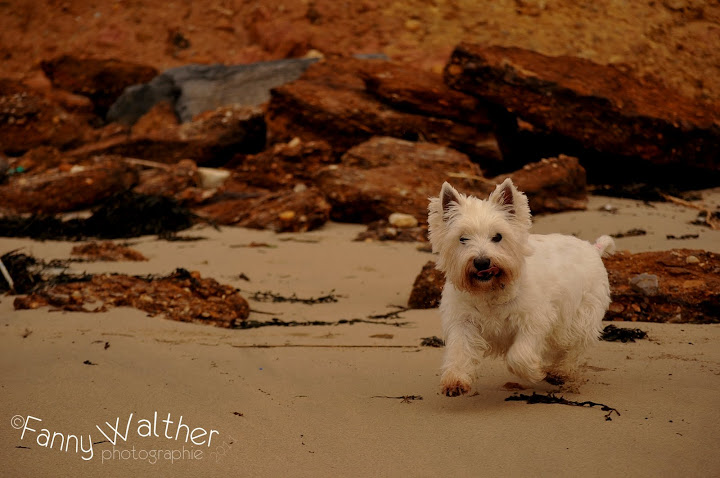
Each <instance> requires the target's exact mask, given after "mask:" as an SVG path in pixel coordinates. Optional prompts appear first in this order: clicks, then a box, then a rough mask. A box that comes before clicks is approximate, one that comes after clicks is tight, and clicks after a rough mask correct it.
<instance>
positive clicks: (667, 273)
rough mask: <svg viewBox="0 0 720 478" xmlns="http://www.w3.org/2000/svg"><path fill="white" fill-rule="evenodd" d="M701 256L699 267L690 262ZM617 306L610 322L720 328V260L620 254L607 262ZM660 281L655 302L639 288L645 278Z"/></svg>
mask: <svg viewBox="0 0 720 478" xmlns="http://www.w3.org/2000/svg"><path fill="white" fill-rule="evenodd" d="M690 256H695V257H696V258H697V259H698V262H696V263H695V262H694V261H693V260H691V261H690V262H688V260H687V258H688V257H690ZM604 262H605V267H606V268H607V270H608V276H609V279H610V289H611V298H612V303H611V304H610V310H609V311H608V312H607V314H606V316H605V318H606V319H609V320H625V321H647V322H675V323H705V324H707V323H718V322H720V258H719V257H718V255H717V254H714V253H712V252H706V251H701V250H690V249H672V250H670V251H652V252H641V253H637V254H630V253H629V252H617V253H615V254H613V255H612V256H610V257H607V258H605V259H604ZM643 273H645V274H652V275H655V276H657V278H658V290H657V293H656V294H655V295H652V296H649V295H645V294H643V292H642V291H640V290H638V289H636V288H633V287H632V286H631V284H630V279H632V278H633V277H635V276H637V275H639V274H643Z"/></svg>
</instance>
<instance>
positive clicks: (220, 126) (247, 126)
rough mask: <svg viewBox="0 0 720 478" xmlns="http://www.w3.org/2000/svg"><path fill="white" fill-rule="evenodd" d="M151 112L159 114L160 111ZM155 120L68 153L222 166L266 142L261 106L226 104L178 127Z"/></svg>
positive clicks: (254, 151)
mask: <svg viewBox="0 0 720 478" xmlns="http://www.w3.org/2000/svg"><path fill="white" fill-rule="evenodd" d="M148 114H149V115H155V114H158V110H151V112H149V113H148ZM141 121H142V120H141ZM153 121H154V120H152V119H149V120H148V121H147V123H142V124H141V127H140V129H139V130H136V131H138V133H137V134H136V135H131V136H129V137H127V136H114V137H111V138H108V139H106V140H103V141H100V142H97V143H94V144H87V145H85V146H82V147H80V148H77V149H75V150H73V151H70V152H68V155H70V156H73V157H76V158H87V157H91V156H97V155H101V154H115V155H120V156H126V157H132V158H141V159H147V160H151V161H157V162H161V163H177V162H178V161H180V160H181V159H192V160H194V161H195V162H196V163H197V164H198V165H199V166H222V165H223V164H225V163H227V162H228V161H229V160H230V159H231V158H232V157H233V156H234V155H235V154H237V153H256V152H258V151H260V150H261V149H262V148H263V146H264V145H265V121H264V118H263V114H262V110H261V109H259V108H254V107H233V106H230V107H222V108H218V109H216V110H214V111H210V112H207V113H203V114H201V115H198V116H197V117H196V118H195V119H194V120H193V121H192V122H190V123H183V124H182V125H180V126H177V127H175V126H174V125H172V124H170V122H168V123H167V124H166V125H165V127H162V125H159V126H158V127H157V128H155V126H154V125H155V123H153ZM151 123H153V124H152V125H151ZM143 124H144V125H145V126H144V128H145V129H143Z"/></svg>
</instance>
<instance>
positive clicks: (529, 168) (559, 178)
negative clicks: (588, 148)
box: [478, 154, 587, 214]
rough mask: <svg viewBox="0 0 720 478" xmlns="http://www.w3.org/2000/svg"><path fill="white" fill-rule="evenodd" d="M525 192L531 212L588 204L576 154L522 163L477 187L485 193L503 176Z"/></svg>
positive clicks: (490, 190) (570, 208) (558, 209)
mask: <svg viewBox="0 0 720 478" xmlns="http://www.w3.org/2000/svg"><path fill="white" fill-rule="evenodd" d="M508 177H509V178H511V179H512V181H513V183H515V186H517V188H518V189H519V190H520V191H522V192H524V193H525V195H526V196H527V197H528V202H529V203H530V210H531V211H532V212H533V214H539V213H547V212H560V211H567V210H584V209H585V208H586V207H587V188H586V179H585V169H583V167H582V166H580V162H579V161H578V159H577V158H573V157H571V156H565V155H563V154H561V155H560V156H559V157H557V158H547V159H543V160H541V161H538V162H535V163H530V164H527V165H525V166H524V167H523V168H522V169H519V170H517V171H515V172H512V173H510V174H503V175H500V176H496V177H494V178H492V179H489V180H487V181H485V182H482V183H480V184H479V185H478V189H480V190H481V191H483V193H484V194H483V196H482V197H483V198H485V197H487V196H488V195H489V194H490V193H491V192H492V191H493V190H494V189H495V186H496V185H498V184H500V183H502V182H503V181H504V180H505V178H508Z"/></svg>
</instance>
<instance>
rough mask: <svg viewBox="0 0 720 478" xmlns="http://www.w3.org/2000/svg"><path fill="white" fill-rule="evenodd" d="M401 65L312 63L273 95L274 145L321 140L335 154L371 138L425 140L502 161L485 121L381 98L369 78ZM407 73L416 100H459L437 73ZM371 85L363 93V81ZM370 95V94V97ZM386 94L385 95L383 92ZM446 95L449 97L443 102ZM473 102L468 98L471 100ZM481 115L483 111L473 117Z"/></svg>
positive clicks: (349, 61) (271, 127)
mask: <svg viewBox="0 0 720 478" xmlns="http://www.w3.org/2000/svg"><path fill="white" fill-rule="evenodd" d="M399 68H400V67H399V66H397V65H393V64H391V63H389V62H386V61H381V60H360V59H342V60H328V61H324V62H320V63H317V64H315V65H312V66H311V67H310V68H308V70H307V71H306V72H305V74H304V75H303V76H301V77H300V79H298V80H297V81H294V82H292V83H289V84H287V85H284V86H282V87H279V88H275V89H274V90H273V91H272V98H271V100H270V103H269V104H268V113H267V121H268V131H269V133H270V137H271V139H272V140H273V141H289V140H290V139H292V138H294V137H300V138H302V139H305V140H324V141H327V142H328V143H330V145H331V146H332V147H333V149H334V150H335V152H336V154H338V155H340V154H342V153H344V152H345V151H347V150H348V149H350V148H352V147H353V146H356V145H358V144H360V143H362V142H364V141H367V140H368V139H370V138H371V137H373V136H390V137H394V138H399V139H404V140H410V141H427V142H430V143H435V144H438V145H441V146H447V147H451V148H453V149H456V150H458V151H461V152H463V153H465V154H467V155H469V156H470V157H471V158H472V159H473V160H474V161H476V162H478V163H480V164H481V165H482V164H483V163H487V164H488V165H496V164H497V163H499V162H500V161H501V156H500V152H499V149H498V145H497V142H496V141H495V136H494V133H493V132H492V130H491V129H492V128H491V127H490V125H489V123H488V122H487V121H485V122H484V123H482V124H481V123H478V124H471V123H469V122H460V121H455V120H452V119H450V118H452V117H457V113H455V112H453V111H452V109H451V108H450V107H448V108H446V109H445V110H444V112H442V111H439V110H441V109H442V108H439V107H436V108H424V109H423V108H419V107H417V103H418V101H414V103H415V104H416V107H415V108H411V107H408V103H412V102H410V101H405V102H403V101H402V100H399V99H397V100H395V99H392V98H390V99H387V101H385V99H386V98H387V97H388V96H392V93H390V92H385V90H383V89H382V88H381V87H380V86H379V83H377V82H375V80H373V78H376V79H377V78H378V77H382V76H383V75H385V74H386V73H385V72H386V71H395V74H399V73H397V72H398V69H399ZM429 75H431V74H429V73H415V72H414V71H413V70H409V71H408V72H406V73H404V76H403V78H405V79H407V80H408V81H410V80H412V79H414V78H415V79H416V80H417V79H421V81H416V83H415V84H414V85H413V86H410V85H408V88H409V89H413V88H414V91H415V93H414V94H415V96H416V98H417V100H419V98H420V97H421V96H422V95H426V96H428V97H433V98H436V99H437V100H438V101H439V103H438V104H442V103H443V102H444V103H447V104H448V105H451V104H455V103H456V102H462V100H461V99H459V97H460V96H461V95H458V94H457V93H451V92H449V90H448V89H447V88H445V87H444V85H442V83H441V81H440V77H439V76H437V75H436V77H435V80H434V81H430V80H428V76H429ZM364 79H367V81H368V84H370V85H373V86H372V87H371V88H373V90H372V91H368V90H366V86H365V80H364ZM373 91H374V93H373ZM383 92H384V93H383ZM443 94H447V95H448V99H447V100H445V99H444V98H443ZM469 101H472V100H469ZM475 116H476V117H478V116H482V114H481V112H480V113H477V114H476V115H475Z"/></svg>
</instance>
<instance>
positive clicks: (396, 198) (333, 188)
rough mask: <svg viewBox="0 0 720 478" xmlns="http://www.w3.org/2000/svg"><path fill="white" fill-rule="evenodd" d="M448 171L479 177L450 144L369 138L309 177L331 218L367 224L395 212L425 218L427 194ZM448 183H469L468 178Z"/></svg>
mask: <svg viewBox="0 0 720 478" xmlns="http://www.w3.org/2000/svg"><path fill="white" fill-rule="evenodd" d="M453 174H459V175H465V176H469V177H471V178H479V177H481V172H480V168H479V167H478V166H477V165H476V164H474V163H472V162H471V161H470V159H469V158H468V157H467V156H466V155H464V154H463V153H460V152H458V151H455V150H453V149H450V148H446V147H444V146H439V145H436V144H431V143H415V142H411V141H403V140H401V139H397V138H389V137H375V138H372V139H370V140H369V141H366V142H365V143H362V144H360V145H358V146H355V147H354V148H352V149H350V150H349V151H348V152H347V153H345V155H343V157H342V160H341V163H340V164H338V165H330V166H328V167H325V168H323V169H321V170H320V171H319V172H318V173H317V175H316V176H315V180H314V182H315V184H316V185H317V186H318V187H319V188H320V190H322V192H323V193H324V194H325V196H326V197H327V198H328V201H329V202H330V204H331V205H332V212H331V218H332V219H334V220H336V221H341V222H356V223H358V222H359V223H368V222H371V221H375V220H377V219H386V218H387V217H388V216H389V215H390V214H392V213H394V212H401V213H405V214H410V215H412V216H414V217H415V218H416V219H417V220H418V221H420V222H425V221H426V219H427V205H428V197H430V196H434V195H437V193H438V192H439V191H440V186H441V185H442V183H443V181H448V180H453V179H452V175H453ZM454 182H456V183H458V182H460V183H462V184H464V185H466V186H468V187H471V186H472V182H473V180H472V179H462V180H459V179H454Z"/></svg>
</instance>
